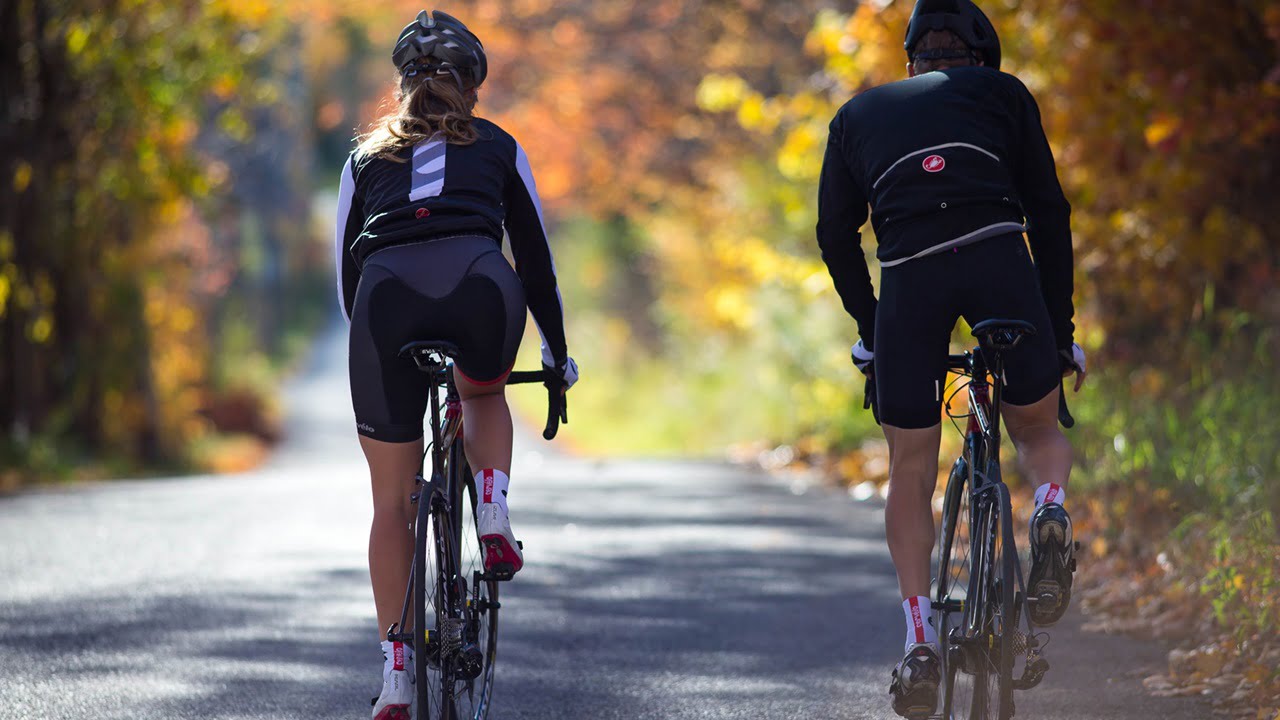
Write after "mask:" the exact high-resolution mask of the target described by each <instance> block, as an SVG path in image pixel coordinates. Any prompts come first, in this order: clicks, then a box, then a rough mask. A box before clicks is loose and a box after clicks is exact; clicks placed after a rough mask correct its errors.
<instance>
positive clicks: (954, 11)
mask: <svg viewBox="0 0 1280 720" xmlns="http://www.w3.org/2000/svg"><path fill="white" fill-rule="evenodd" d="M931 30H950V31H951V32H953V33H955V34H956V35H957V36H958V37H959V38H960V39H961V40H963V41H964V44H965V45H968V46H969V50H970V51H971V52H972V53H973V55H974V56H975V57H976V58H977V59H978V60H981V61H982V64H983V65H986V66H987V67H989V68H992V69H994V70H999V69H1000V38H999V37H997V36H996V28H995V26H994V25H992V24H991V21H990V20H988V19H987V16H986V15H984V14H983V13H982V10H981V9H980V8H979V7H978V6H977V5H974V4H973V2H971V0H919V2H917V3H916V8H915V10H914V11H912V13H911V22H910V23H908V24H907V40H906V42H905V43H903V48H905V49H906V51H907V58H908V59H910V60H916V59H917V58H918V59H922V60H943V59H951V58H955V57H963V56H959V55H956V54H955V51H954V50H926V51H924V52H922V53H919V54H917V53H915V52H913V50H914V48H915V46H916V44H917V43H919V42H920V38H922V37H924V36H925V33H927V32H930V31H931Z"/></svg>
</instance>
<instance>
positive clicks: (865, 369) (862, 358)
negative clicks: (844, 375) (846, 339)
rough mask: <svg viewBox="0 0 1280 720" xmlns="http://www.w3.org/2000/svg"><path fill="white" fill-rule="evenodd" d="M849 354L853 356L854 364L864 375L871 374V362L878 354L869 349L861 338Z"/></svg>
mask: <svg viewBox="0 0 1280 720" xmlns="http://www.w3.org/2000/svg"><path fill="white" fill-rule="evenodd" d="M849 355H850V356H851V357H852V358H853V364H854V365H855V366H856V367H857V368H858V370H860V371H862V374H863V375H870V374H871V363H872V361H873V360H875V357H876V354H875V353H874V352H872V351H870V350H868V349H867V346H866V345H863V344H862V341H861V340H859V341H858V342H857V344H855V345H854V346H853V348H851V349H850V351H849Z"/></svg>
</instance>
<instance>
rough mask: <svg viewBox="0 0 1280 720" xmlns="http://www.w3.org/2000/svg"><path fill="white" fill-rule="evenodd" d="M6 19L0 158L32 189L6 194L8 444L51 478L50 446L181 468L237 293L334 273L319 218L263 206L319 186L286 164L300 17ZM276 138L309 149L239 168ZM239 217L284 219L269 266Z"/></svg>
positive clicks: (93, 7)
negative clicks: (280, 52) (244, 239)
mask: <svg viewBox="0 0 1280 720" xmlns="http://www.w3.org/2000/svg"><path fill="white" fill-rule="evenodd" d="M0 14H3V19H4V21H3V23H0V25H3V27H2V28H0V55H3V58H2V59H3V62H0V75H2V76H3V77H2V78H0V80H3V81H2V82H0V92H2V93H3V98H2V104H3V106H4V107H5V108H6V109H8V108H14V109H15V110H16V111H15V112H13V113H9V112H6V114H5V119H4V121H5V127H4V130H5V132H4V134H3V138H5V142H6V150H7V151H6V152H5V153H4V154H3V155H0V178H4V181H3V182H5V183H6V184H7V183H9V182H10V178H12V187H13V190H14V191H15V192H13V193H9V192H6V193H3V194H0V337H2V338H3V341H0V394H2V395H3V396H4V397H5V403H4V404H3V405H0V457H3V458H4V460H5V462H4V464H5V465H6V466H8V467H16V468H18V470H19V471H21V469H22V468H23V467H26V468H29V469H30V471H31V472H29V473H28V474H34V475H39V474H43V472H44V469H46V468H47V467H48V466H47V464H46V463H43V462H42V461H41V460H40V458H41V457H43V456H44V455H45V454H47V453H43V452H42V451H40V450H39V449H40V448H42V447H52V448H56V453H55V454H57V455H58V456H59V457H62V458H67V457H79V456H81V455H83V456H84V457H86V458H90V459H92V458H101V457H114V458H124V459H128V460H134V461H139V462H141V463H147V464H154V463H164V462H172V461H173V460H175V459H178V458H180V457H181V456H182V455H183V448H184V446H185V445H186V444H188V443H189V442H191V441H192V440H193V439H195V438H197V437H199V436H201V435H203V434H205V433H207V432H208V431H209V430H210V426H209V424H208V422H207V421H206V420H205V419H204V418H203V417H202V415H201V411H202V409H203V405H204V403H205V401H206V397H207V393H206V390H207V387H208V381H209V376H210V364H211V361H210V356H211V354H212V352H213V351H212V349H211V343H210V341H211V339H212V340H213V341H214V342H216V341H217V339H218V336H219V327H218V322H217V318H218V315H219V310H220V305H221V299H222V298H223V297H224V295H225V293H226V292H227V291H228V289H229V288H230V287H232V286H233V285H234V284H235V283H236V282H237V281H241V280H244V278H246V277H247V280H244V282H246V283H255V284H259V285H263V286H264V287H266V286H271V285H272V284H273V283H275V284H277V285H278V284H279V281H280V278H282V277H284V276H285V275H288V274H293V276H297V275H301V274H305V272H314V270H315V269H316V268H319V267H323V264H322V262H320V263H318V262H315V261H314V260H308V259H307V255H306V252H305V250H306V248H307V243H305V242H301V240H303V239H304V238H305V237H306V234H305V233H306V232H309V227H307V226H306V225H305V223H304V224H302V225H301V226H300V227H302V228H303V230H304V232H303V233H296V232H294V231H292V230H291V229H290V228H289V226H288V225H287V224H285V223H281V222H278V221H277V220H276V218H275V217H273V216H271V215H270V214H268V213H263V212H261V204H262V203H266V204H268V206H269V207H275V208H278V209H279V211H282V212H294V211H296V210H297V209H298V208H297V205H298V201H297V198H298V195H297V194H293V195H290V194H289V188H290V187H304V186H303V185H301V184H292V185H291V184H290V183H289V182H273V180H274V178H272V177H270V172H269V171H270V170H274V169H275V168H277V167H284V168H286V169H288V168H293V169H294V171H295V172H296V171H298V170H301V169H302V168H300V167H298V166H297V165H295V164H294V163H296V162H298V161H304V160H305V155H303V154H301V153H299V154H297V155H292V154H290V153H289V152H288V151H289V150H290V149H291V148H297V147H299V146H300V145H301V144H302V143H301V142H300V141H305V140H306V137H307V136H306V134H305V133H304V132H303V131H302V130H303V128H301V127H299V126H296V125H295V126H293V127H292V128H290V127H289V125H288V123H287V118H288V113H287V112H285V110H284V107H283V105H284V103H285V101H286V100H296V98H289V97H286V96H284V95H283V94H282V93H281V91H280V87H281V86H280V85H279V84H278V82H277V80H278V78H280V77H284V78H286V79H287V78H288V76H289V75H288V73H289V71H290V69H289V67H288V63H289V62H290V61H289V59H288V56H286V58H285V60H284V62H281V61H280V60H279V59H278V57H276V56H275V55H274V50H275V49H276V48H281V47H287V45H286V44H285V43H284V42H283V40H284V39H285V38H287V37H288V35H289V33H291V32H293V31H292V30H291V28H290V27H289V26H288V25H287V24H286V23H285V22H284V20H285V19H284V18H283V17H281V16H276V17H273V18H267V17H265V16H263V15H262V14H261V13H259V12H258V11H257V10H256V9H255V8H253V7H248V6H246V5H245V4H242V3H240V2H238V1H237V0H226V1H225V2H224V1H221V0H220V1H216V2H206V1H199V0H187V1H181V2H174V3H159V2H126V3H102V2H95V1H94V0H71V1H66V2H59V1H57V0H21V1H19V2H16V3H6V4H5V5H4V6H3V11H2V13H0ZM290 131H292V132H290ZM260 136H265V137H266V139H267V143H268V145H269V147H268V148H267V149H268V150H269V151H270V152H272V153H281V152H284V153H285V155H286V157H291V158H296V160H294V161H293V162H289V161H285V162H281V161H280V160H279V159H277V160H274V161H273V162H272V163H271V164H268V165H266V167H267V168H268V172H263V171H262V170H255V171H253V172H238V171H240V170H242V169H244V167H245V166H246V165H247V164H248V163H247V162H246V157H249V156H252V155H253V153H255V152H257V151H258V149H257V148H256V146H255V143H256V142H258V138H259V137H260ZM287 171H288V170H286V172H287ZM255 179H261V180H262V181H264V184H266V185H267V187H266V188H265V189H259V188H254V187H252V186H251V185H252V182H253V181H254V180H255ZM255 203H258V204H255ZM305 208H306V205H305V195H304V196H303V204H302V209H303V211H304V212H303V213H302V214H303V216H304V217H305ZM238 215H255V216H265V217H266V218H267V219H268V220H269V221H270V222H271V223H272V225H271V228H270V231H269V232H268V233H267V235H268V240H269V242H268V245H271V246H273V247H274V248H276V251H275V254H274V255H273V256H272V260H273V261H274V265H272V267H271V271H270V272H254V271H252V270H250V271H249V272H247V273H242V272H241V268H240V266H239V264H238V258H236V257H235V255H236V252H237V248H236V246H237V243H238V242H239V240H240V234H239V232H238V230H239V229H238V228H237V227H236V224H235V222H234V220H235V218H236V217H237V216H238ZM228 220H230V221H231V222H228ZM294 225H295V226H297V224H296V223H295V224H294ZM285 240H288V241H290V242H291V243H292V245H291V246H290V247H292V248H296V250H295V251H293V252H291V253H285V252H281V251H279V247H280V243H282V242H283V241H285ZM320 257H323V256H320ZM259 281H261V282H259ZM276 300H277V301H278V300H279V298H276ZM279 304H280V303H279V302H275V303H263V305H262V306H261V309H260V311H259V312H258V313H257V317H259V318H262V319H263V320H264V321H272V320H274V318H275V313H274V311H273V307H275V306H277V305H279ZM268 347H271V345H270V344H268ZM7 474H9V475H10V479H9V480H8V482H12V481H13V480H12V476H11V475H12V471H9V472H8V473H7Z"/></svg>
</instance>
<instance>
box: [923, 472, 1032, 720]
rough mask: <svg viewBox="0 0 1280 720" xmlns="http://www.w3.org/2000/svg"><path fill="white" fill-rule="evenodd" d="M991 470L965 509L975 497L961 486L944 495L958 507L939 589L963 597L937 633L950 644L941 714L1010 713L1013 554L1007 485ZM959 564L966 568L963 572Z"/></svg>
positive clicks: (998, 718)
mask: <svg viewBox="0 0 1280 720" xmlns="http://www.w3.org/2000/svg"><path fill="white" fill-rule="evenodd" d="M989 473H991V474H992V477H991V480H992V481H993V484H992V487H991V489H990V490H989V491H984V492H983V493H982V495H981V499H980V500H978V501H977V502H976V503H974V506H973V508H972V511H971V512H970V508H968V507H965V505H966V504H968V503H970V502H972V501H973V496H972V494H971V493H970V492H968V491H967V490H966V491H964V492H962V493H960V494H959V496H958V497H957V498H953V499H949V501H948V502H951V503H952V507H955V508H956V510H955V511H954V512H955V516H954V517H955V520H954V522H953V523H952V525H951V528H952V530H951V531H950V532H951V535H952V537H951V538H950V539H946V538H944V540H943V546H944V547H945V548H947V549H948V551H949V559H950V569H949V572H948V576H947V578H945V579H941V580H940V587H939V590H940V595H939V597H944V598H945V599H951V600H956V599H962V601H963V607H964V612H963V613H962V614H958V613H943V622H942V633H943V634H942V636H941V637H942V638H943V640H944V642H945V643H946V644H947V645H948V649H947V652H946V657H945V659H944V679H943V682H944V685H945V692H944V696H943V714H944V717H947V718H950V719H952V720H1007V719H1008V718H1010V717H1012V715H1013V685H1012V665H1013V637H1014V634H1015V633H1016V625H1017V621H1016V616H1015V614H1014V583H1015V579H1014V573H1015V563H1016V562H1017V555H1016V553H1015V551H1014V549H1013V533H1012V528H1013V522H1012V513H1011V511H1010V506H1009V490H1008V488H1007V487H1005V486H1004V484H1003V483H1000V482H999V467H998V466H995V465H994V464H992V466H991V470H990V471H989ZM973 480H974V478H973V477H970V481H971V482H972V481H973ZM946 512H947V511H946V506H945V505H944V533H946V532H948V530H947V528H946V522H947V515H946ZM966 515H968V516H969V518H970V521H971V526H970V527H969V528H968V530H969V532H968V537H969V542H968V543H967V545H968V547H967V552H968V558H967V562H966V558H965V557H964V552H965V551H966V549H962V548H964V546H965V545H966V543H963V542H962V539H961V538H962V536H963V534H964V533H963V529H964V523H965V520H964V518H965V516H966ZM957 564H958V565H959V566H960V567H961V568H964V567H967V568H968V570H967V577H964V574H965V573H964V571H963V570H961V569H959V568H957V567H956V565H957ZM961 579H963V580H965V581H967V582H966V583H965V586H966V590H965V593H964V596H963V598H958V597H957V595H958V593H959V586H958V582H959V581H960V580H961ZM944 582H946V583H948V586H947V591H946V595H942V594H941V591H942V583H944ZM953 630H954V632H953ZM953 634H954V635H955V637H954V638H953V637H952V635H953Z"/></svg>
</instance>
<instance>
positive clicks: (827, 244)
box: [817, 116, 876, 349]
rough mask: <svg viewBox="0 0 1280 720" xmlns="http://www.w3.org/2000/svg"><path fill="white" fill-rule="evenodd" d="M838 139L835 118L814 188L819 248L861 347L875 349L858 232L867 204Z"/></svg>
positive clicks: (872, 299) (872, 303)
mask: <svg viewBox="0 0 1280 720" xmlns="http://www.w3.org/2000/svg"><path fill="white" fill-rule="evenodd" d="M842 136H843V129H842V127H841V125H840V117H839V116H837V117H836V119H835V120H833V121H832V123H831V128H830V135H829V137H828V139H827V154H826V157H824V158H823V160H822V176H821V178H820V180H819V183H818V228H817V230H818V247H819V248H820V249H821V250H822V261H823V262H824V263H826V264H827V271H828V272H830V273H831V280H832V281H833V282H834V283H835V286H836V292H837V293H838V294H839V295H840V301H841V302H843V303H844V309H845V311H846V312H848V313H849V315H850V316H852V317H853V319H854V320H856V321H857V323H858V335H859V337H861V338H862V344H863V345H864V346H866V347H867V348H868V349H874V347H875V346H874V343H875V324H876V296H875V290H874V289H873V288H872V286H871V273H870V271H868V269H867V258H866V256H864V255H863V254H862V234H861V233H860V232H858V230H859V228H861V227H862V225H863V223H865V222H866V221H867V212H868V211H867V198H866V195H865V194H864V193H863V192H862V189H861V187H860V186H859V185H858V183H857V182H856V181H855V180H854V178H853V174H852V172H851V171H850V169H849V164H848V161H847V160H846V159H845V156H844V151H843V148H842V141H843V137H842Z"/></svg>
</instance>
